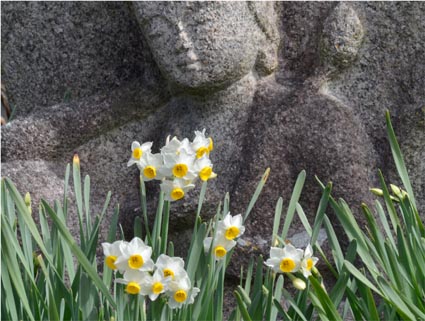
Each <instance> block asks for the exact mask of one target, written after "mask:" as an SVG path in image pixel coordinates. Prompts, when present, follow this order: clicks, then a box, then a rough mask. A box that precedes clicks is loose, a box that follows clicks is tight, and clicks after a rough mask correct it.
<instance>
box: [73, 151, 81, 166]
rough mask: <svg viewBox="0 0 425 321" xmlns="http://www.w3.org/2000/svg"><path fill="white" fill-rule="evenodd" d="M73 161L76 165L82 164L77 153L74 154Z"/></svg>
mask: <svg viewBox="0 0 425 321" xmlns="http://www.w3.org/2000/svg"><path fill="white" fill-rule="evenodd" d="M72 162H73V163H74V165H76V166H80V157H78V154H77V153H75V154H74V158H73V160H72Z"/></svg>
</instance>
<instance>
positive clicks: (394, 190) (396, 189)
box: [390, 184, 402, 198]
mask: <svg viewBox="0 0 425 321" xmlns="http://www.w3.org/2000/svg"><path fill="white" fill-rule="evenodd" d="M390 187H391V190H392V191H393V194H394V195H395V196H397V197H398V198H402V195H401V190H400V188H399V187H398V186H395V185H394V184H390Z"/></svg>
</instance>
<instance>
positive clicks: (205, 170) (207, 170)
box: [199, 167, 212, 182]
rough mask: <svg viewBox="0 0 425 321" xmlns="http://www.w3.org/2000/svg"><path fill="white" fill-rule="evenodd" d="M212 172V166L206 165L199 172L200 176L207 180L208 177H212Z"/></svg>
mask: <svg viewBox="0 0 425 321" xmlns="http://www.w3.org/2000/svg"><path fill="white" fill-rule="evenodd" d="M211 174H212V168H211V167H204V168H203V169H201V171H200V172H199V177H200V178H201V179H202V180H203V181H204V182H205V181H207V180H208V178H210V176H211Z"/></svg>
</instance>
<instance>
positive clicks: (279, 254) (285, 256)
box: [265, 244, 304, 273]
mask: <svg viewBox="0 0 425 321" xmlns="http://www.w3.org/2000/svg"><path fill="white" fill-rule="evenodd" d="M303 254H304V253H303V250H301V249H296V248H295V247H294V246H293V245H292V244H287V245H286V246H285V247H284V248H279V247H272V248H271V249H270V258H269V259H268V260H267V261H266V262H265V265H267V266H269V267H271V268H272V269H273V271H275V272H277V273H289V272H297V271H298V270H299V269H300V266H301V260H302V258H303Z"/></svg>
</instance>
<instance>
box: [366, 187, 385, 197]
mask: <svg viewBox="0 0 425 321" xmlns="http://www.w3.org/2000/svg"><path fill="white" fill-rule="evenodd" d="M369 190H370V191H371V192H372V194H374V195H376V196H383V195H384V192H383V191H382V189H380V188H369Z"/></svg>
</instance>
